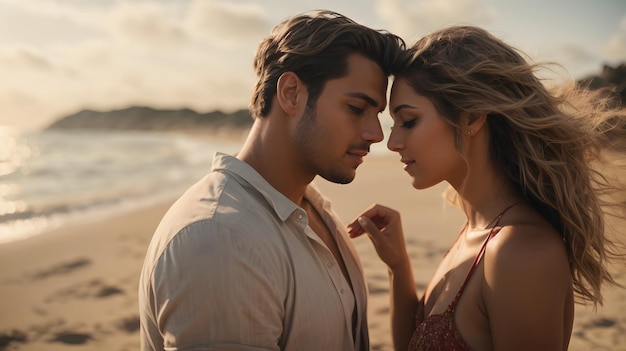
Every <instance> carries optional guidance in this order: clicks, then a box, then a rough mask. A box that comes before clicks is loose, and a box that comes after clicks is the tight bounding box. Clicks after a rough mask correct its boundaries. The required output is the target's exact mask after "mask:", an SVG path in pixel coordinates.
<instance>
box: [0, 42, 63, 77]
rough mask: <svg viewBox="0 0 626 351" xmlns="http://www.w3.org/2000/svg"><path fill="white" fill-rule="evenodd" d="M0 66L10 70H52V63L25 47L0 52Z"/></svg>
mask: <svg viewBox="0 0 626 351" xmlns="http://www.w3.org/2000/svg"><path fill="white" fill-rule="evenodd" d="M0 65H2V66H4V67H5V68H6V67H10V68H11V69H25V70H37V71H51V70H53V65H52V63H51V62H50V61H49V60H48V59H47V58H46V57H45V56H44V55H42V54H41V53H39V52H37V51H35V50H34V49H31V48H26V47H18V48H14V49H5V50H3V51H2V52H0Z"/></svg>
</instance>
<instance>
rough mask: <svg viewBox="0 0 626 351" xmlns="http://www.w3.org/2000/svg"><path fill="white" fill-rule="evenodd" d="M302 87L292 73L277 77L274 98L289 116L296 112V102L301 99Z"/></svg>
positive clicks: (300, 82) (298, 79)
mask: <svg viewBox="0 0 626 351" xmlns="http://www.w3.org/2000/svg"><path fill="white" fill-rule="evenodd" d="M303 88H304V85H303V84H302V81H301V80H300V78H299V77H298V76H297V75H296V74H295V73H294V72H285V73H283V74H282V75H281V76H280V77H278V82H277V84H276V98H277V100H278V104H279V105H280V107H281V109H282V110H283V111H284V112H285V113H286V114H287V115H290V116H293V115H295V114H296V113H297V111H298V101H299V100H301V99H302V96H299V95H301V94H303V92H304V89H303Z"/></svg>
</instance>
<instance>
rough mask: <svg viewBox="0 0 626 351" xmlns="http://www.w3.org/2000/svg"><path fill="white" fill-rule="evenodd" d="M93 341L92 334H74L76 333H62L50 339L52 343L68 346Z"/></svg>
mask: <svg viewBox="0 0 626 351" xmlns="http://www.w3.org/2000/svg"><path fill="white" fill-rule="evenodd" d="M92 339H93V336H92V335H91V334H87V333H74V332H61V333H57V334H55V336H54V337H53V338H52V339H50V340H49V341H50V342H60V343H63V344H68V345H82V344H85V343H87V342H89V341H90V340H92Z"/></svg>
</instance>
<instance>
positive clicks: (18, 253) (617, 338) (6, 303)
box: [0, 136, 626, 351]
mask: <svg viewBox="0 0 626 351" xmlns="http://www.w3.org/2000/svg"><path fill="white" fill-rule="evenodd" d="M201 137H202V136H201ZM315 184H316V185H317V186H318V188H319V189H320V190H321V191H322V193H324V194H325V196H326V197H327V198H329V199H330V200H331V201H332V203H333V208H334V210H335V212H336V213H337V214H338V215H339V217H340V218H341V220H342V221H343V222H344V223H347V222H348V221H351V220H352V219H353V218H354V217H355V216H356V215H357V214H358V213H360V212H361V211H362V210H363V209H365V208H366V207H368V206H370V205H371V204H372V203H374V202H378V203H381V204H384V205H388V206H391V207H394V208H396V209H398V210H399V211H400V212H401V214H402V216H403V217H402V220H403V227H404V228H405V234H406V241H407V249H408V250H409V254H410V257H411V259H412V263H413V268H414V274H415V278H416V284H417V288H418V293H421V291H423V287H424V285H425V284H426V282H427V281H428V279H429V278H430V276H431V275H432V274H433V272H434V269H435V265H436V264H437V263H438V262H439V259H440V258H441V256H442V255H443V254H444V253H445V250H447V248H448V246H449V245H450V244H451V243H452V241H453V240H454V238H455V236H456V234H457V232H458V230H459V228H460V226H462V224H463V222H464V216H463V215H462V213H461V212H460V211H459V210H458V209H456V208H453V207H451V206H449V205H445V204H444V201H443V199H442V197H441V192H442V190H443V189H444V188H445V186H444V185H443V184H440V185H438V186H436V187H433V188H431V189H427V190H420V191H416V190H415V189H413V188H412V187H411V185H410V181H409V178H408V177H407V175H406V174H405V173H404V171H403V170H402V167H401V164H400V163H399V161H398V158H397V157H396V156H395V155H392V154H389V155H388V156H378V155H377V156H374V157H368V158H366V159H365V162H364V164H363V165H361V167H359V169H358V171H357V177H356V179H355V180H354V182H353V183H351V184H348V185H338V184H331V183H329V182H326V181H324V180H320V179H316V180H315ZM173 201H174V199H169V200H167V201H164V202H162V203H157V204H153V205H151V206H149V207H147V208H142V209H136V210H132V211H129V212H126V213H123V214H120V215H117V216H115V217H111V218H104V219H98V220H94V221H91V222H86V223H81V224H76V225H72V226H67V227H63V228H59V229H55V230H53V231H50V232H47V233H46V234H43V235H39V236H37V237H33V238H30V239H26V240H22V241H16V242H12V243H5V244H2V245H0V266H1V267H3V268H2V270H0V287H1V289H0V301H1V302H0V349H2V346H5V349H7V350H9V349H10V350H52V351H54V350H67V349H68V348H71V349H72V350H85V351H92V350H102V349H110V350H137V349H138V348H139V331H138V327H139V321H138V312H137V301H136V300H137V288H138V280H139V274H140V271H141V266H142V264H143V259H144V255H145V252H146V249H147V245H148V243H149V241H150V238H151V237H152V233H153V231H154V229H155V228H156V226H157V224H158V222H159V220H160V219H161V217H162V215H163V214H164V213H165V211H166V210H167V208H169V206H170V204H171V203H172V202H173ZM622 240H623V239H622ZM354 244H355V246H356V248H357V251H358V252H359V255H360V258H361V261H362V263H363V266H364V270H365V274H366V278H367V281H368V286H369V292H370V294H369V301H368V324H369V328H370V342H371V347H372V350H391V349H392V348H391V333H390V325H389V301H388V295H389V290H388V283H387V279H388V277H387V270H386V267H385V266H384V264H383V263H382V262H381V261H380V260H379V259H378V257H377V256H376V253H375V251H374V249H373V246H372V245H371V243H370V242H369V239H368V238H367V237H360V238H357V239H355V240H354ZM617 269H621V270H618V271H617V274H616V279H617V281H618V282H619V283H621V284H623V285H626V267H620V268H617ZM604 296H605V305H604V307H600V306H599V307H598V311H597V313H595V314H594V313H593V309H592V308H591V307H584V306H581V305H576V320H575V324H574V330H573V334H572V339H571V342H570V350H573V351H583V350H591V349H593V350H626V348H625V347H626V329H625V328H626V289H623V288H619V287H606V288H605V289H604ZM6 345H10V346H6Z"/></svg>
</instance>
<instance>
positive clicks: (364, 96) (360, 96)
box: [344, 92, 385, 111]
mask: <svg viewBox="0 0 626 351" xmlns="http://www.w3.org/2000/svg"><path fill="white" fill-rule="evenodd" d="M344 95H346V96H349V97H353V98H357V99H362V100H365V102H367V103H368V104H369V105H371V106H373V107H378V103H377V102H376V100H374V99H373V98H372V97H371V96H369V95H367V94H365V93H359V92H354V93H345V94H344ZM384 109H385V105H384V104H383V106H382V109H381V111H382V110H384Z"/></svg>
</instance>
